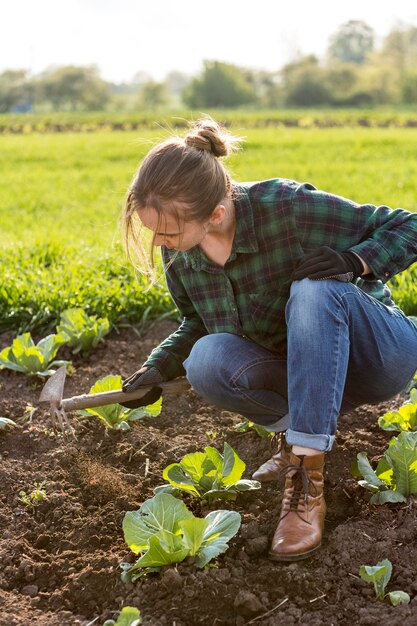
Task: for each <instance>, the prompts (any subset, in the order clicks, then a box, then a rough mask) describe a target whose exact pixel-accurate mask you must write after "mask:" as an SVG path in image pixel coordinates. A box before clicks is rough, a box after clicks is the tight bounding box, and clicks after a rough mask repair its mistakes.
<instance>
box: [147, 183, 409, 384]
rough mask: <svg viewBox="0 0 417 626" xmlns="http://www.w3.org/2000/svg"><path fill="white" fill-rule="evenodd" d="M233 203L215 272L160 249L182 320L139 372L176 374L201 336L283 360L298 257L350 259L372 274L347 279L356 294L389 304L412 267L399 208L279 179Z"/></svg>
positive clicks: (194, 256)
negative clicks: (396, 283) (328, 251)
mask: <svg viewBox="0 0 417 626" xmlns="http://www.w3.org/2000/svg"><path fill="white" fill-rule="evenodd" d="M234 204H235V210H236V233H235V237H234V241H233V246H232V252H231V255H230V257H229V259H228V260H227V262H226V263H225V265H224V267H220V266H219V265H217V264H215V263H214V262H213V261H210V260H209V259H208V258H207V257H206V256H205V254H204V252H203V251H202V250H201V249H200V248H199V246H195V247H194V248H192V249H191V250H188V251H187V252H179V253H175V251H170V250H168V249H167V248H165V246H162V248H161V250H162V257H163V262H164V269H165V275H166V280H167V285H168V289H169V291H170V293H171V295H172V298H173V300H174V302H175V304H176V306H177V307H178V309H179V311H180V313H181V315H182V316H183V322H182V324H181V326H180V327H179V329H178V330H177V331H176V332H174V333H173V334H172V335H170V336H169V337H168V338H167V339H165V341H163V342H162V343H161V344H160V345H159V346H158V347H157V348H155V350H153V352H152V353H151V355H150V357H149V358H148V360H147V361H146V363H145V364H146V365H148V366H150V365H154V366H156V367H157V368H158V369H159V370H160V371H161V372H163V373H164V374H165V375H166V376H167V377H168V378H175V377H176V376H180V375H182V374H184V368H183V365H182V363H183V361H184V360H185V359H186V358H187V356H188V355H189V353H190V351H191V348H192V346H193V344H194V343H195V342H196V341H197V340H198V339H199V338H200V337H202V336H204V335H206V334H208V333H209V334H211V333H232V334H234V335H240V336H241V337H246V338H247V339H249V340H250V341H253V342H255V343H256V344H259V345H261V346H264V347H265V348H267V349H268V350H271V351H272V352H276V353H278V354H283V355H284V354H285V352H286V323H285V305H286V303H287V301H288V298H289V293H290V286H291V282H292V279H291V272H292V271H293V269H294V268H295V265H296V261H297V259H298V258H299V257H300V256H302V255H303V254H305V253H307V252H310V251H312V250H314V249H316V248H318V247H320V246H322V245H326V246H329V247H330V248H333V249H334V250H338V251H344V250H352V251H354V252H357V254H359V256H360V257H361V258H362V259H364V261H366V263H367V264H368V265H369V267H370V268H371V270H372V272H373V275H372V274H371V275H368V279H362V278H358V279H356V284H357V286H358V287H359V288H360V289H362V290H363V291H366V293H368V294H370V295H372V296H373V297H375V298H377V299H378V300H380V301H381V302H383V303H384V304H388V305H393V302H392V300H391V293H390V291H389V289H388V288H387V287H386V286H385V283H386V282H387V280H389V279H390V278H392V277H393V276H394V275H395V274H397V273H398V272H401V271H402V270H405V269H406V268H407V267H408V266H409V265H411V263H413V262H414V261H417V214H414V213H410V212H408V211H404V210H403V209H395V210H393V209H390V208H388V207H386V206H380V207H376V206H374V205H372V204H365V205H359V204H356V203H354V202H352V201H350V200H347V199H345V198H341V197H339V196H334V195H331V194H328V193H324V192H323V191H318V190H317V189H316V188H315V187H313V185H311V184H309V183H298V182H295V181H291V180H285V179H271V180H265V181H262V182H255V183H243V184H237V185H235V186H234ZM173 256H174V260H173V262H172V264H171V265H170V266H169V267H168V269H166V268H167V265H168V263H169V261H170V260H171V258H172V257H173ZM369 278H370V279H369Z"/></svg>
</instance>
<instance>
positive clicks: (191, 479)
mask: <svg viewBox="0 0 417 626" xmlns="http://www.w3.org/2000/svg"><path fill="white" fill-rule="evenodd" d="M245 469H246V465H245V463H244V462H243V461H242V459H241V458H240V457H239V456H238V454H237V453H236V452H235V451H234V450H233V448H232V447H231V446H229V444H228V443H226V442H225V444H224V451H223V456H222V455H221V454H220V452H219V451H218V450H216V448H212V447H210V446H207V448H204V452H192V453H191V454H187V455H186V456H185V457H184V458H183V459H182V460H181V461H180V462H179V463H172V464H171V465H168V467H166V468H165V469H164V471H163V473H162V476H163V477H164V478H165V480H168V481H169V485H161V486H159V487H156V489H155V493H164V492H165V493H171V494H172V495H177V494H179V492H180V491H185V492H187V493H189V494H190V495H192V496H195V497H197V498H204V500H207V502H208V503H209V504H210V503H212V502H213V501H214V500H236V496H237V494H238V492H239V491H252V490H254V489H260V487H261V484H260V483H259V482H258V481H257V480H242V474H243V472H244V471H245Z"/></svg>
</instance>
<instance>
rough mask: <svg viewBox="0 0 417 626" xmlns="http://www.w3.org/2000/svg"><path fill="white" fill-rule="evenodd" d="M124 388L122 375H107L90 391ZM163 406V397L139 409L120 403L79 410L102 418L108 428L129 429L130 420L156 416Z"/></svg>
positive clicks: (81, 413)
mask: <svg viewBox="0 0 417 626" xmlns="http://www.w3.org/2000/svg"><path fill="white" fill-rule="evenodd" d="M121 388H122V377H121V376H119V375H116V376H113V375H110V376H105V377H104V378H101V379H100V380H98V381H97V382H96V383H95V384H94V385H93V386H92V387H91V389H90V392H89V393H101V392H102V391H117V390H121ZM161 408H162V398H160V399H159V400H157V402H155V403H154V404H150V405H148V406H141V407H139V408H137V409H127V408H126V407H123V406H121V405H120V404H108V405H107V406H99V407H95V408H92V409H85V410H83V411H78V413H79V415H85V416H87V417H88V416H91V415H94V416H95V417H98V419H100V420H102V421H103V422H104V423H105V425H106V426H107V428H114V429H115V430H129V429H130V425H129V423H130V422H135V421H136V420H140V419H143V418H144V417H156V416H157V415H159V414H160V412H161Z"/></svg>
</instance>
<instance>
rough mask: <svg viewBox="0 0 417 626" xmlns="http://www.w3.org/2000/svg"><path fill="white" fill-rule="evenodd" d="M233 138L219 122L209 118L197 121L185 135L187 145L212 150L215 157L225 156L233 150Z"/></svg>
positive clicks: (206, 150)
mask: <svg viewBox="0 0 417 626" xmlns="http://www.w3.org/2000/svg"><path fill="white" fill-rule="evenodd" d="M232 139H234V138H232V137H231V136H230V135H229V134H228V133H226V132H225V131H224V130H223V129H222V128H221V126H220V125H219V124H217V122H215V121H214V120H212V119H210V118H208V119H202V120H198V121H197V122H195V124H194V125H193V126H192V128H191V131H190V132H189V133H188V134H187V135H186V136H185V138H184V142H185V144H186V145H187V146H190V147H192V148H196V149H197V150H203V151H204V152H210V153H211V154H212V155H213V156H215V157H223V156H227V155H228V154H230V152H231V151H232V143H233V141H231V140H232Z"/></svg>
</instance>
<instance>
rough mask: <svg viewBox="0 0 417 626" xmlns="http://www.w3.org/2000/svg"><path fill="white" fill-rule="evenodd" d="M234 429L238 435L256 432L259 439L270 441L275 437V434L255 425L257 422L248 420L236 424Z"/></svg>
mask: <svg viewBox="0 0 417 626" xmlns="http://www.w3.org/2000/svg"><path fill="white" fill-rule="evenodd" d="M234 428H235V429H236V430H237V432H238V433H249V432H251V431H254V432H255V433H256V434H257V435H259V437H264V438H268V439H272V437H273V436H274V433H272V432H270V431H269V430H266V428H264V427H263V426H260V425H259V424H255V422H251V421H250V420H247V419H244V420H243V422H239V424H236V425H235V426H234Z"/></svg>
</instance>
